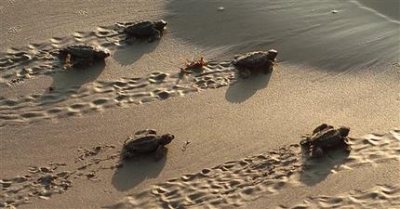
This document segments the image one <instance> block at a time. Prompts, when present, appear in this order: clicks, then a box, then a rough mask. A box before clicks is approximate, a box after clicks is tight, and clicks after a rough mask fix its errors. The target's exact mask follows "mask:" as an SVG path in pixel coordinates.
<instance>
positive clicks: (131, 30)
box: [124, 21, 155, 36]
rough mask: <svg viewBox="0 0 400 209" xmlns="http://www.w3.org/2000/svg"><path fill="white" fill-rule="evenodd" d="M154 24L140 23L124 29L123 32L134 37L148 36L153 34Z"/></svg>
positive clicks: (148, 22)
mask: <svg viewBox="0 0 400 209" xmlns="http://www.w3.org/2000/svg"><path fill="white" fill-rule="evenodd" d="M154 30H155V29H154V23H153V22H150V21H144V22H140V23H137V24H134V25H131V26H129V27H127V28H125V29H124V32H125V33H127V34H129V35H135V36H150V35H152V34H153V33H154Z"/></svg>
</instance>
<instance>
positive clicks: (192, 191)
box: [106, 130, 400, 209]
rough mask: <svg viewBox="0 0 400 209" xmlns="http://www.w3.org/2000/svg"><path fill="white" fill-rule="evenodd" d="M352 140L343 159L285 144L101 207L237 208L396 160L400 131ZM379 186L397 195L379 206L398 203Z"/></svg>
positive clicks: (119, 208) (168, 182)
mask: <svg viewBox="0 0 400 209" xmlns="http://www.w3.org/2000/svg"><path fill="white" fill-rule="evenodd" d="M351 141H352V144H353V145H352V146H353V150H352V152H351V154H350V156H348V158H340V156H343V155H344V153H331V154H329V155H328V156H327V157H326V158H324V159H322V160H306V159H304V158H303V156H302V154H301V150H300V147H299V146H298V145H289V146H286V147H283V148H280V149H279V150H276V151H270V152H268V153H265V154H261V155H256V156H251V157H247V158H243V159H241V160H237V161H230V162H226V163H224V164H222V165H218V166H215V167H213V168H210V169H209V168H204V169H203V170H202V171H200V172H198V173H194V174H188V175H184V176H182V177H180V178H175V179H171V180H169V181H167V182H165V183H160V184H157V185H154V186H153V187H152V188H151V189H148V190H145V191H143V192H141V193H137V194H132V195H128V196H126V197H124V198H123V199H122V200H120V201H119V202H117V203H116V204H114V205H110V206H106V208H111V209H125V208H189V207H196V208H221V207H232V206H241V205H243V204H244V203H245V202H247V201H251V200H255V199H257V198H259V197H262V196H269V195H275V194H277V193H280V192H283V191H285V189H288V188H290V187H298V186H304V185H308V184H309V183H318V182H319V181H321V180H322V179H324V178H326V177H327V176H328V175H329V174H334V173H337V172H340V171H341V170H344V169H356V168H357V167H359V166H362V165H366V164H368V165H370V164H373V165H376V164H379V163H384V162H386V161H388V160H396V161H400V130H393V131H392V132H390V134H385V135H378V134H370V135H367V136H366V137H364V138H357V139H351ZM338 159H339V160H338ZM117 172H118V171H117ZM311 181H313V182H311ZM381 188H382V189H383V190H384V191H385V192H390V191H392V192H393V191H394V192H395V193H396V195H394V196H392V197H390V198H389V199H386V200H385V199H382V200H381V201H382V202H383V201H386V202H385V203H382V204H386V205H391V204H393V203H392V202H391V201H392V200H394V201H396V202H398V195H397V194H398V189H396V188H395V189H389V188H388V187H381ZM368 194H369V193H367V195H368ZM357 197H362V195H361V196H357ZM332 199H333V198H332ZM317 200H318V199H317ZM321 200H323V198H321ZM311 208H313V207H311Z"/></svg>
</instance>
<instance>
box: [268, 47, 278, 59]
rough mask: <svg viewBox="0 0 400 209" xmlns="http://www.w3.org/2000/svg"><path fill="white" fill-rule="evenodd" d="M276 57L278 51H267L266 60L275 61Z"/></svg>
mask: <svg viewBox="0 0 400 209" xmlns="http://www.w3.org/2000/svg"><path fill="white" fill-rule="evenodd" d="M276 56H278V51H277V50H275V49H270V50H268V55H267V57H268V59H269V60H271V61H275V58H276Z"/></svg>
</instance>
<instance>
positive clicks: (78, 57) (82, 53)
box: [59, 45, 110, 68]
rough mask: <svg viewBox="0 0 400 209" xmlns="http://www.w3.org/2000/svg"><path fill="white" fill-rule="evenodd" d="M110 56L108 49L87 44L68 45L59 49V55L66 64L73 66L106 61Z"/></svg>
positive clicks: (79, 66) (77, 66)
mask: <svg viewBox="0 0 400 209" xmlns="http://www.w3.org/2000/svg"><path fill="white" fill-rule="evenodd" d="M108 56H110V53H109V52H108V50H106V49H100V48H96V47H92V46H87V45H73V46H68V47H66V48H64V49H61V50H60V51H59V57H60V59H61V60H62V61H63V62H64V64H66V65H70V66H72V67H73V68H81V67H88V66H91V65H93V64H95V63H96V62H99V61H104V59H105V58H106V57H108Z"/></svg>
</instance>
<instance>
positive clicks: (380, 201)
mask: <svg viewBox="0 0 400 209" xmlns="http://www.w3.org/2000/svg"><path fill="white" fill-rule="evenodd" d="M399 207H400V185H399V184H398V185H378V186H375V187H373V188H371V189H369V190H367V191H351V192H348V193H344V194H339V195H335V196H325V195H319V196H313V197H308V198H307V199H306V200H304V201H303V203H300V204H297V205H295V206H292V207H286V206H281V207H279V209H298V208H302V209H309V208H310V209H311V208H321V209H324V208H326V209H328V208H339V209H340V208H343V209H345V208H364V209H376V208H393V209H394V208H399Z"/></svg>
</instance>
